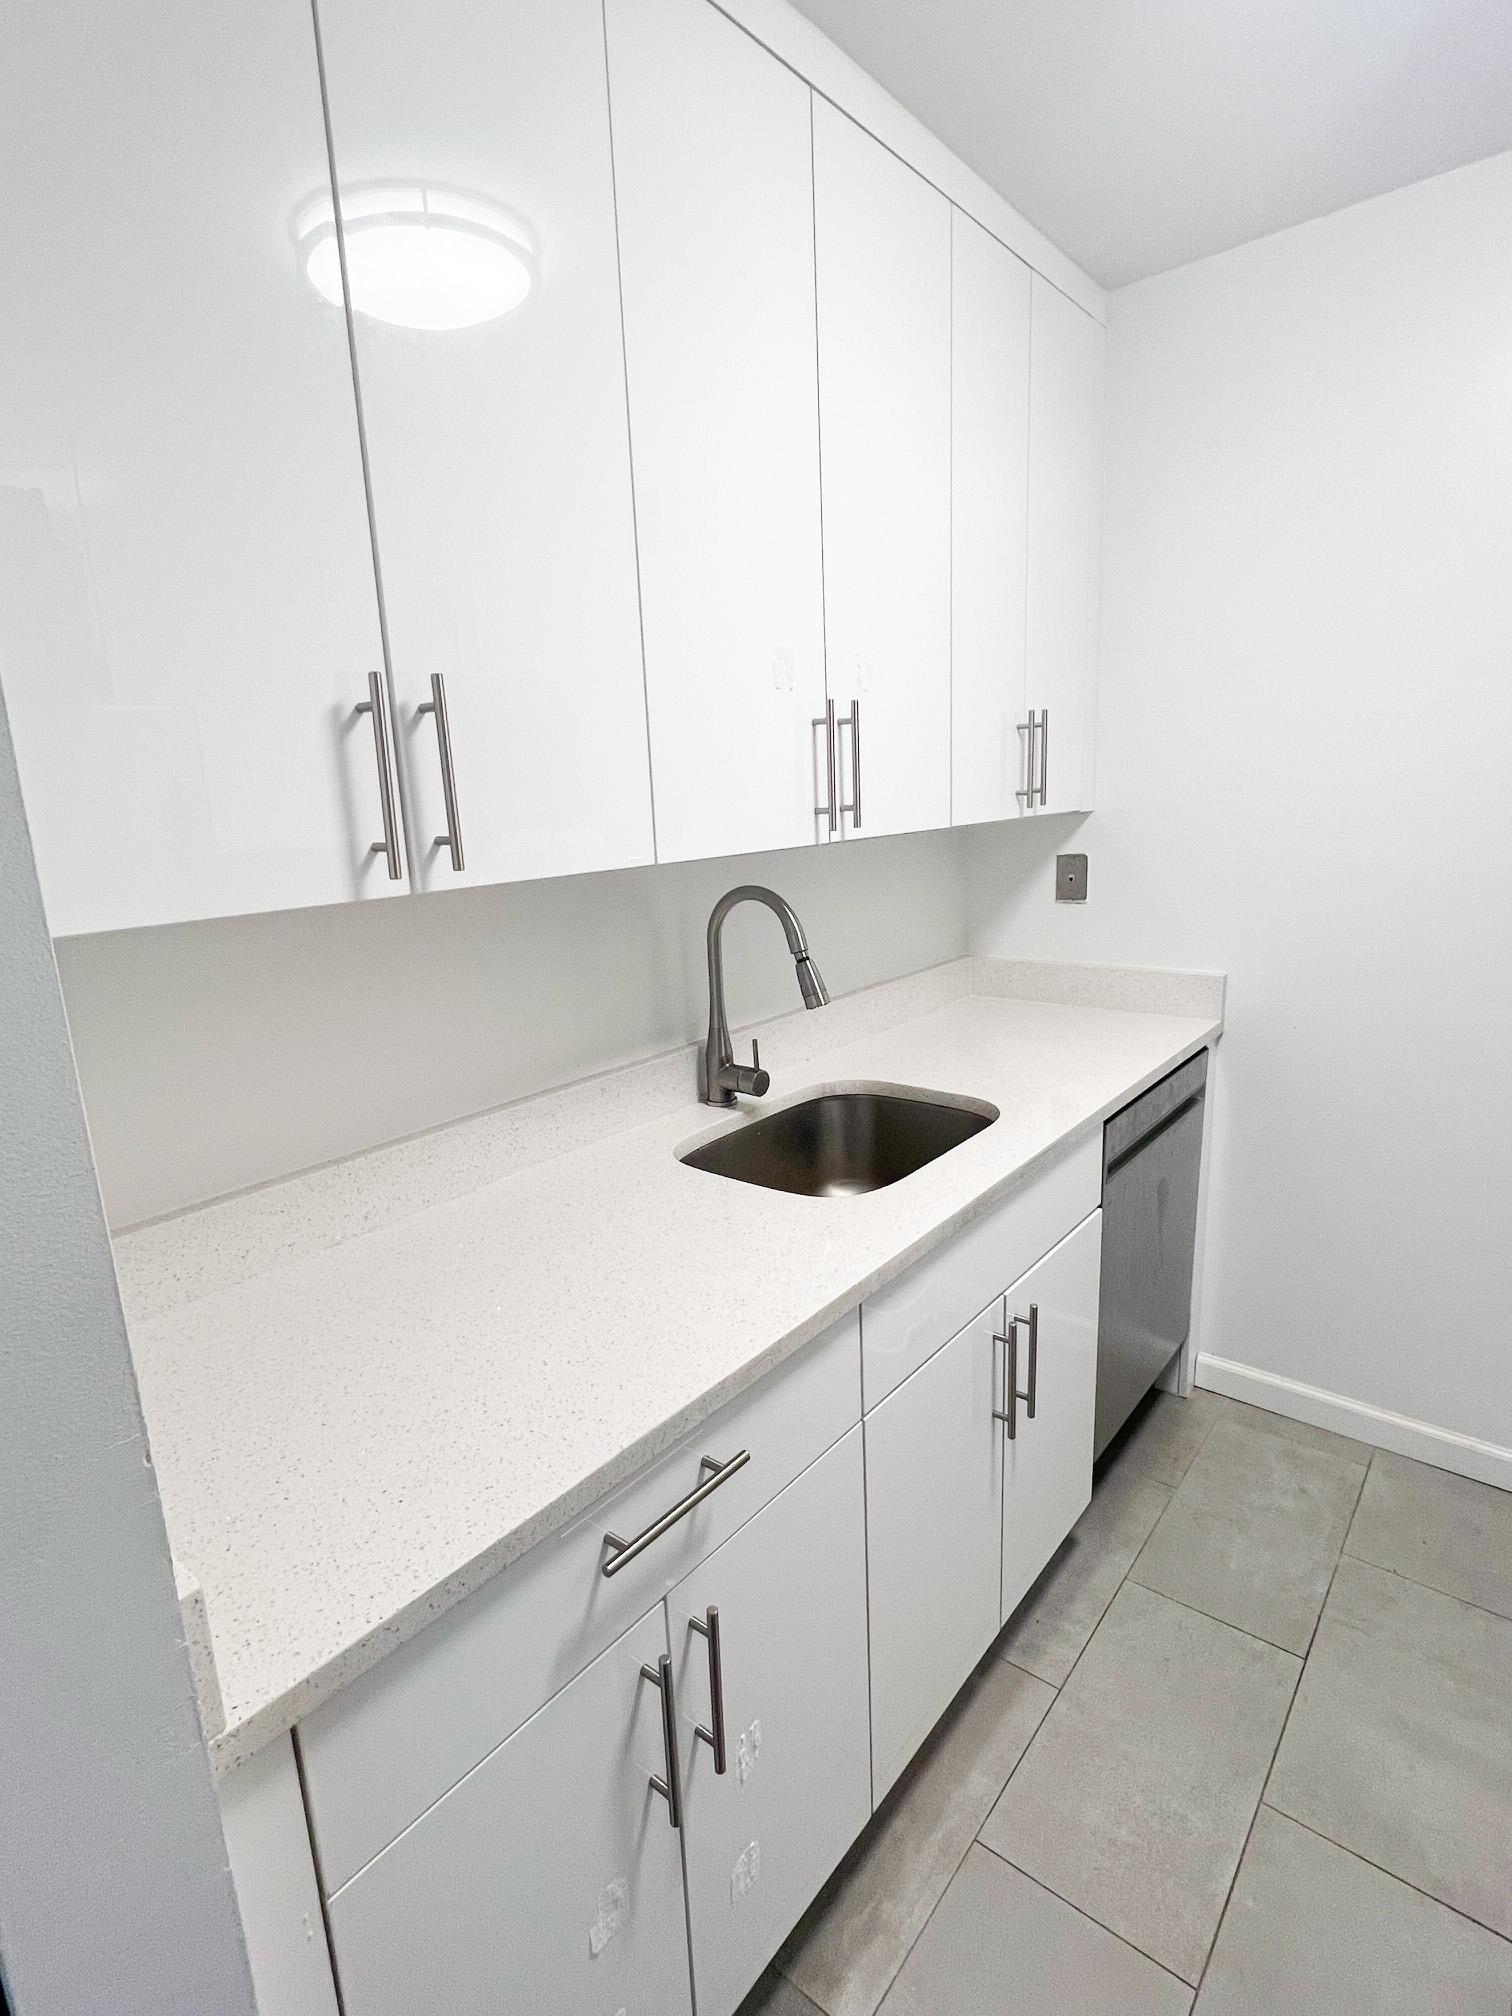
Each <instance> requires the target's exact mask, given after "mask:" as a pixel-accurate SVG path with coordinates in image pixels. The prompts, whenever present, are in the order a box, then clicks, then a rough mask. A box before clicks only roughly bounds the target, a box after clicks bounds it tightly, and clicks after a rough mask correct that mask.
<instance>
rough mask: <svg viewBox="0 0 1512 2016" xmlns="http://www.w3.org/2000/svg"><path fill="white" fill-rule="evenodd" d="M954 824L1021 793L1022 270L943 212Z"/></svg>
mask: <svg viewBox="0 0 1512 2016" xmlns="http://www.w3.org/2000/svg"><path fill="white" fill-rule="evenodd" d="M951 222H952V230H953V261H952V289H953V295H952V298H953V314H952V335H951V343H952V359H953V364H952V380H951V387H952V390H951V433H952V451H951V486H952V504H951V707H950V712H951V820H952V823H953V824H955V825H957V826H963V825H969V824H971V823H972V822H974V821H978V820H984V819H1011V818H1013V817H1015V816H1016V815H1017V814H1018V813H1020V812H1022V811H1023V809H1024V805H1025V798H1024V795H1023V794H1024V793H1025V792H1027V789H1028V764H1029V745H1028V738H1027V735H1026V734H1025V732H1024V721H1025V718H1026V707H1027V702H1026V700H1025V697H1024V591H1025V580H1026V566H1027V552H1028V508H1029V295H1030V272H1029V268H1028V267H1027V266H1026V265H1025V264H1024V263H1023V261H1022V260H1021V259H1017V258H1015V257H1014V255H1013V254H1012V253H1011V252H1010V251H1009V250H1008V249H1007V247H1006V246H1004V245H1000V244H999V243H998V241H997V239H996V238H994V237H992V236H991V235H990V234H989V233H988V232H986V231H984V230H983V229H982V227H981V225H980V224H977V223H976V222H974V221H973V219H971V218H970V217H968V216H966V214H965V213H964V212H963V211H961V210H956V211H954V212H953V213H952V219H951Z"/></svg>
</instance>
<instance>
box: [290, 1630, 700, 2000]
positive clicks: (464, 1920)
mask: <svg viewBox="0 0 1512 2016" xmlns="http://www.w3.org/2000/svg"><path fill="white" fill-rule="evenodd" d="M665 1650H666V1624H665V1619H664V1616H663V1613H662V1608H661V1605H660V1604H658V1605H657V1607H656V1609H655V1610H654V1611H653V1612H652V1613H651V1614H650V1615H649V1616H648V1617H644V1618H642V1620H641V1621H640V1623H639V1624H637V1625H635V1626H634V1628H633V1629H631V1630H630V1631H627V1632H626V1634H625V1635H624V1637H623V1638H620V1639H619V1640H617V1641H616V1643H615V1644H613V1645H611V1646H610V1648H609V1650H608V1651H607V1652H605V1653H603V1654H602V1655H601V1656H600V1657H599V1658H598V1659H596V1660H595V1661H594V1663H593V1664H592V1665H591V1666H590V1667H588V1668H587V1670H586V1671H585V1672H583V1673H580V1674H579V1675H578V1677H577V1678H576V1679H575V1680H573V1681H572V1682H571V1683H570V1684H569V1685H568V1686H566V1687H564V1688H563V1689H562V1691H561V1692H560V1693H559V1694H558V1695H556V1696H555V1697H554V1698H553V1699H552V1700H551V1701H548V1702H547V1704H546V1706H545V1707H544V1708H542V1709H541V1710H540V1712H539V1713H538V1714H536V1715H535V1716H533V1717H532V1719H531V1720H530V1721H529V1722H527V1723H526V1724H525V1726H524V1727H523V1728H522V1729H520V1730H519V1731H518V1732H517V1733H516V1734H515V1735H513V1736H511V1737H510V1739H509V1741H508V1742H507V1743H503V1744H501V1745H500V1746H499V1748H498V1749H497V1750H495V1751H494V1752H493V1753H492V1755H491V1756H489V1757H487V1758H485V1759H484V1761H483V1762H482V1763H481V1764H479V1765H478V1766H477V1768H476V1769H475V1770H473V1771H471V1772H470V1773H469V1774H468V1776H467V1777H465V1778H464V1779H463V1780H462V1782H461V1783H460V1784H459V1785H456V1786H454V1787H453V1788H452V1790H451V1791H450V1792H448V1793H447V1794H446V1796H445V1798H444V1799H441V1800H439V1801H438V1802H437V1804H436V1805H434V1806H433V1807H432V1808H431V1809H430V1811H429V1812H428V1813H427V1814H425V1816H424V1817H423V1818H422V1819H420V1820H418V1821H416V1823H415V1825H414V1826H413V1827H411V1828H409V1829H408V1831H407V1832H405V1833H404V1834H401V1835H400V1837H399V1839H398V1840H397V1841H395V1842H393V1843H391V1845H390V1846H389V1847H387V1848H386V1849H385V1850H384V1851H383V1853H382V1854H381V1855H379V1856H378V1857H377V1859H376V1860H374V1861H372V1862H370V1863H369V1864H368V1865H367V1867H366V1868H365V1869H364V1870H363V1871H362V1872H361V1873H360V1874H359V1875H357V1876H354V1877H353V1878H352V1880H351V1881H350V1882H349V1883H347V1884H346V1885H345V1886H344V1887H343V1888H342V1889H340V1890H338V1891H337V1892H336V1894H335V1896H334V1897H333V1898H332V1899H331V1901H330V1906H329V1915H330V1926H331V1939H332V1945H333V1948H334V1951H335V1956H336V1969H337V1973H338V1976H339V1978H340V1981H341V1993H342V2006H343V2008H344V2009H345V2011H346V2016H416V2012H417V2011H420V2010H424V2011H425V2012H426V2016H590V2012H591V2016H599V2012H603V2016H615V2012H616V2011H618V2010H623V2011H624V2012H626V2016H662V2012H663V2011H668V2012H677V2011H682V2012H684V2016H687V2012H688V2011H690V2009H691V1996H690V1990H689V1979H688V1947H687V1933H686V1922H685V1918H684V1912H683V1892H682V1873H681V1866H680V1865H681V1843H680V1837H679V1835H678V1833H677V1831H676V1829H675V1828H673V1827H672V1825H671V1824H670V1821H669V1817H668V1809H667V1806H666V1803H665V1802H664V1801H663V1799H662V1798H661V1797H660V1796H659V1795H658V1794H657V1793H656V1792H655V1791H654V1790H653V1789H652V1787H651V1778H652V1776H653V1774H654V1775H655V1776H657V1777H662V1776H664V1774H665V1770H666V1765H665V1763H664V1761H663V1758H664V1753H663V1748H662V1736H661V1709H660V1702H661V1696H660V1694H659V1692H658V1690H657V1689H656V1688H655V1687H654V1686H653V1685H651V1683H650V1682H649V1681H647V1680H646V1679H645V1678H644V1677H643V1675H642V1671H641V1668H642V1666H643V1665H649V1666H653V1667H654V1666H655V1665H656V1663H657V1660H658V1658H659V1657H660V1655H661V1654H662V1653H663V1652H664V1651H665Z"/></svg>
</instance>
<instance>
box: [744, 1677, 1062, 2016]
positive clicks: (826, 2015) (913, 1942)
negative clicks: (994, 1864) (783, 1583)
mask: <svg viewBox="0 0 1512 2016" xmlns="http://www.w3.org/2000/svg"><path fill="white" fill-rule="evenodd" d="M987 1657H988V1658H992V1659H994V1662H995V1663H996V1664H999V1665H1003V1666H1009V1665H1012V1664H1013V1662H1012V1661H1011V1660H1009V1659H1001V1660H999V1659H997V1658H996V1655H995V1654H992V1653H989V1654H988V1655H987ZM985 1663H986V1660H985V1659H984V1660H981V1661H979V1662H978V1664H977V1667H976V1668H974V1669H973V1677H975V1674H976V1673H977V1672H979V1671H980V1670H981V1667H982V1665H984V1664H985ZM1013 1670H1014V1671H1015V1672H1016V1673H1024V1674H1026V1675H1027V1677H1028V1678H1029V1679H1031V1680H1036V1681H1039V1684H1040V1685H1041V1686H1042V1687H1049V1688H1050V1692H1051V1699H1050V1700H1049V1701H1048V1702H1047V1703H1046V1704H1045V1714H1044V1715H1041V1717H1040V1718H1039V1720H1038V1722H1036V1723H1035V1725H1034V1728H1033V1730H1032V1732H1031V1733H1030V1737H1029V1742H1028V1743H1026V1744H1025V1745H1024V1748H1023V1749H1022V1750H1021V1751H1020V1752H1019V1754H1018V1756H1017V1757H1016V1758H1015V1759H1014V1760H1013V1770H1011V1771H1010V1772H1009V1773H1008V1776H1007V1777H1006V1778H1005V1779H1004V1780H1003V1782H1002V1784H1001V1785H1000V1786H999V1787H998V1789H997V1792H996V1793H995V1794H994V1796H993V1799H992V1804H991V1805H989V1807H988V1808H987V1815H986V1818H984V1819H983V1821H982V1826H983V1827H985V1826H986V1825H987V1820H988V1819H990V1818H991V1817H992V1811H993V1808H994V1807H995V1806H996V1805H997V1802H998V1800H999V1799H1001V1798H1002V1796H1003V1794H1004V1792H1006V1791H1007V1789H1008V1786H1009V1784H1010V1783H1011V1782H1012V1779H1013V1772H1014V1771H1017V1769H1018V1767H1019V1765H1020V1764H1022V1763H1023V1761H1024V1757H1025V1755H1026V1753H1027V1752H1028V1749H1029V1743H1032V1742H1033V1741H1034V1739H1035V1737H1036V1736H1038V1734H1039V1732H1040V1730H1041V1729H1042V1728H1043V1727H1044V1726H1045V1715H1048V1714H1049V1713H1050V1710H1051V1709H1052V1708H1053V1707H1054V1706H1055V1701H1056V1698H1057V1697H1058V1690H1057V1689H1056V1688H1055V1687H1053V1686H1051V1683H1050V1682H1049V1681H1048V1680H1040V1677H1039V1675H1038V1674H1037V1673H1029V1672H1028V1669H1027V1668H1026V1667H1023V1666H1015V1667H1014V1669H1013ZM956 1698H957V1699H959V1696H957V1697H956ZM947 1712H948V1711H947ZM889 1796H891V1795H890V1793H889ZM979 1845H982V1846H985V1845H986V1844H985V1843H983V1842H982V1840H981V1828H978V1830H977V1832H976V1833H975V1834H973V1835H972V1837H971V1839H970V1840H969V1841H968V1842H967V1843H966V1846H965V1847H964V1848H963V1849H962V1850H961V1854H960V1859H959V1860H958V1861H957V1863H956V1865H955V1867H954V1868H953V1869H952V1870H951V1872H950V1874H949V1876H947V1877H946V1879H945V1881H944V1882H943V1883H942V1884H941V1886H940V1894H939V1896H938V1897H936V1899H935V1900H934V1902H933V1904H931V1905H930V1907H929V1909H928V1911H927V1912H926V1913H925V1914H924V1922H923V1924H922V1925H921V1926H920V1927H919V1929H918V1931H917V1932H916V1933H915V1934H914V1936H913V1938H912V1939H910V1940H909V1942H908V1949H907V1951H906V1952H905V1953H904V1955H903V1957H902V1959H901V1960H900V1961H899V1962H898V1964H897V1966H896V1967H895V1968H894V1969H893V1971H892V1973H891V1974H890V1975H889V1976H888V1978H887V1986H886V1987H885V1988H884V1989H883V1990H882V1993H881V1995H880V1996H879V1997H878V1998H877V2005H876V2009H875V2010H873V2012H872V2016H877V2010H880V2009H881V2007H882V2004H883V2003H884V2002H885V2001H886V2000H887V1998H888V1996H889V1995H890V1994H891V1993H892V1991H893V1985H894V1983H895V1982H896V1981H897V1978H898V1976H899V1975H900V1974H901V1973H902V1972H903V1969H904V1968H905V1967H906V1966H907V1965H908V1962H909V1959H910V1958H911V1956H912V1954H913V1950H914V1948H915V1947H916V1946H917V1945H918V1943H919V1941H920V1940H921V1939H922V1938H923V1937H924V1934H925V1932H926V1931H927V1930H928V1929H929V1924H930V1921H931V1919H932V1918H933V1917H934V1915H935V1913H936V1911H938V1910H939V1908H940V1906H941V1904H942V1903H943V1902H944V1901H945V1893H946V1891H947V1890H949V1888H950V1886H951V1884H952V1883H954V1881H955V1879H956V1878H957V1876H959V1875H960V1873H961V1870H962V1868H963V1866H964V1864H965V1861H966V1857H967V1856H968V1855H969V1854H970V1853H971V1851H972V1849H973V1848H975V1847H977V1846H979ZM779 1951H780V1949H779ZM774 1964H775V1965H776V1966H777V1970H778V1972H779V1973H780V1974H782V1975H783V1978H784V1980H787V1981H792V1983H793V1986H794V1987H795V1988H796V1989H797V1990H798V1993H799V1994H800V1995H805V1996H808V1999H809V2001H811V2002H812V2001H813V1997H812V1996H811V1995H808V1991H807V1989H806V1988H804V1986H803V1985H802V1983H801V1982H799V1981H793V1977H792V1975H791V1974H788V1973H787V1972H786V1970H785V1969H784V1968H783V1967H782V1966H781V1963H780V1961H778V1962H775V1963H774ZM815 2007H816V2008H818V2007H819V2005H818V2004H817V2003H816V2004H815ZM820 2016H830V2012H829V2011H828V2010H824V2009H821V2010H820Z"/></svg>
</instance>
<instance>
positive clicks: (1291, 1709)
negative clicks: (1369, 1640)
mask: <svg viewBox="0 0 1512 2016" xmlns="http://www.w3.org/2000/svg"><path fill="white" fill-rule="evenodd" d="M1343 1559H1344V1556H1343V1555H1342V1554H1340V1555H1339V1557H1338V1560H1336V1561H1335V1562H1334V1565H1333V1570H1332V1573H1331V1574H1330V1575H1329V1578H1328V1587H1327V1588H1326V1589H1325V1590H1324V1592H1323V1601H1322V1602H1321V1603H1320V1604H1319V1606H1318V1615H1317V1619H1316V1621H1315V1622H1314V1624H1313V1628H1312V1636H1311V1637H1310V1638H1309V1639H1308V1641H1307V1650H1306V1651H1305V1652H1304V1653H1303V1654H1302V1667H1301V1671H1300V1672H1299V1673H1298V1674H1297V1684H1296V1686H1295V1687H1294V1688H1293V1689H1292V1698H1291V1700H1290V1701H1289V1702H1288V1703H1287V1704H1286V1715H1285V1717H1284V1719H1283V1721H1282V1723H1281V1734H1280V1735H1279V1736H1278V1737H1277V1738H1276V1747H1275V1749H1274V1750H1273V1751H1272V1752H1271V1761H1270V1765H1269V1767H1268V1768H1267V1770H1266V1773H1265V1783H1264V1784H1263V1785H1262V1786H1261V1787H1260V1805H1261V1806H1264V1805H1265V1804H1266V1803H1267V1800H1266V1794H1267V1793H1268V1792H1269V1791H1270V1787H1271V1779H1272V1778H1274V1777H1275V1775H1276V1759H1277V1758H1278V1757H1279V1756H1280V1755H1281V1745H1282V1744H1283V1743H1284V1742H1285V1741H1286V1732H1287V1730H1288V1729H1289V1728H1290V1727H1291V1719H1292V1716H1293V1714H1294V1713H1295V1712H1296V1707H1297V1701H1298V1699H1299V1697H1300V1696H1301V1693H1302V1683H1303V1681H1304V1680H1305V1679H1306V1678H1307V1668H1308V1664H1309V1662H1310V1661H1311V1659H1312V1655H1313V1647H1314V1646H1315V1645H1316V1644H1317V1642H1318V1631H1319V1628H1320V1627H1321V1625H1322V1623H1323V1613H1324V1611H1325V1610H1326V1609H1327V1608H1328V1599H1329V1597H1330V1596H1332V1594H1333V1586H1334V1582H1335V1581H1336V1579H1337V1577H1338V1573H1339V1561H1342V1560H1343ZM1276 1810H1277V1811H1278V1812H1279V1811H1280V1808H1279V1807H1278V1808H1277V1809H1276ZM1250 1824H1251V1825H1252V1826H1253V1824H1254V1823H1253V1821H1251V1823H1250Z"/></svg>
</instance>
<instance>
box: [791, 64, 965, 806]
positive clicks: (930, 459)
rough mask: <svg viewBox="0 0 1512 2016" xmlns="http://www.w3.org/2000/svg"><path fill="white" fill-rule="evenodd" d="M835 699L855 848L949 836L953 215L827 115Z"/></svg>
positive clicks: (818, 111)
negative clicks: (875, 839) (922, 835)
mask: <svg viewBox="0 0 1512 2016" xmlns="http://www.w3.org/2000/svg"><path fill="white" fill-rule="evenodd" d="M814 210H815V259H816V267H817V284H818V301H819V437H820V452H821V467H822V470H823V500H824V592H825V637H826V647H827V664H828V681H829V694H830V697H831V698H832V699H833V700H834V702H835V704H836V709H837V713H838V714H839V716H840V717H841V718H842V720H846V719H849V716H850V710H851V707H852V705H853V703H857V702H859V706H860V715H859V731H860V732H859V737H856V736H853V735H852V734H850V733H849V732H846V733H845V734H843V735H842V736H841V765H840V767H841V775H842V785H843V797H842V802H852V801H854V798H855V782H856V748H855V744H856V742H857V740H859V743H860V752H861V753H860V770H861V811H860V817H859V820H858V819H857V817H856V815H855V814H854V813H852V814H849V815H847V817H846V819H845V821H844V823H843V830H844V831H845V832H846V833H847V834H851V833H856V832H859V833H861V834H869V833H906V832H912V831H916V830H918V829H921V828H924V827H930V826H947V825H949V823H950V228H951V227H950V214H951V213H950V204H949V203H948V202H947V201H946V199H945V198H944V197H943V196H942V195H941V194H940V193H939V191H938V190H937V189H934V188H932V187H931V186H930V184H929V183H927V182H926V181H924V179H923V177H922V176H920V175H917V174H916V173H915V172H914V170H913V169H912V168H910V167H908V166H907V165H906V163H904V162H902V161H900V160H899V159H898V158H897V156H896V155H894V154H890V153H889V152H888V151H887V149H886V148H885V147H883V146H882V145H881V143H880V142H879V141H877V140H874V139H873V138H872V136H871V135H870V134H869V133H867V132H865V131H863V130H862V128H861V127H859V126H858V125H856V124H855V122H854V121H853V120H851V119H848V118H847V117H846V115H845V114H844V113H843V112H840V111H838V110H836V108H835V107H834V106H833V105H831V104H829V103H828V102H827V101H826V100H824V99H819V98H816V100H815V102H814Z"/></svg>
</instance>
